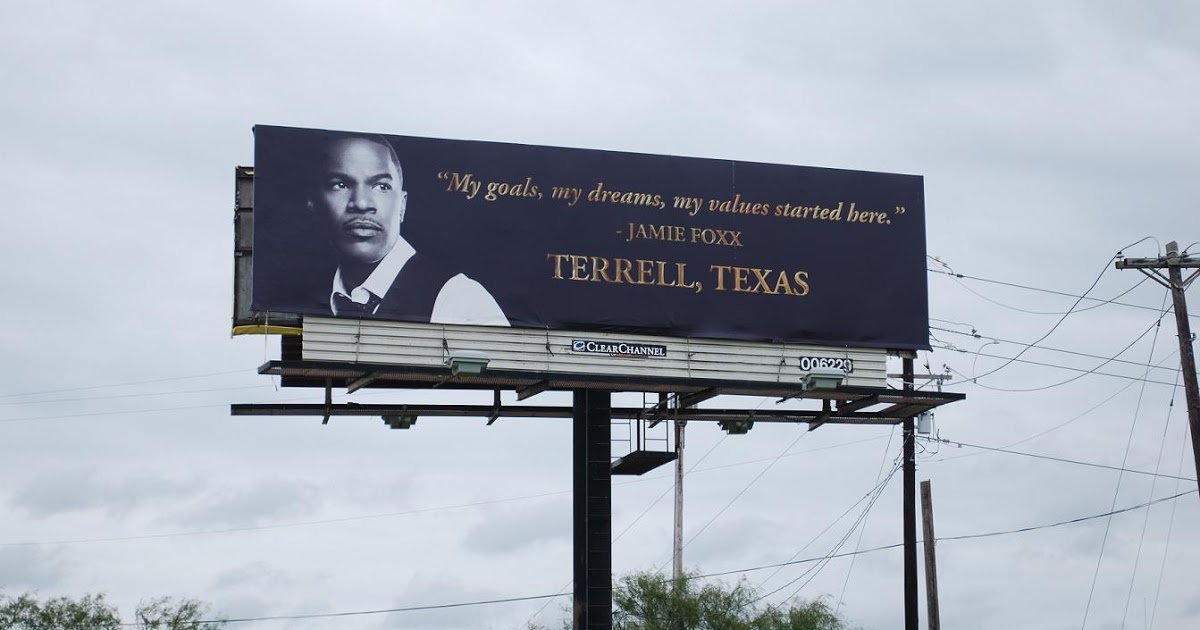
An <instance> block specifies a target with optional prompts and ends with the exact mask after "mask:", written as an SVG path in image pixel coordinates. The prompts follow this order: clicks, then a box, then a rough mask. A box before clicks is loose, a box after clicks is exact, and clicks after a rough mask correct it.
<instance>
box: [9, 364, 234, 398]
mask: <svg viewBox="0 0 1200 630" xmlns="http://www.w3.org/2000/svg"><path fill="white" fill-rule="evenodd" d="M247 372H249V370H246V369H241V370H227V371H225V372H208V373H205V374H190V375H187V376H170V377H167V378H155V379H150V380H145V381H127V382H124V383H110V384H108V385H87V386H84V387H67V388H63V389H44V390H41V391H36V392H23V393H20V394H0V398H16V397H19V396H41V395H43V394H59V393H63V392H79V391H84V390H90V389H107V388H112V387H128V386H131V385H149V384H151V383H166V382H168V381H183V380H188V379H193V378H208V377H210V376H227V375H229V374H245V373H247Z"/></svg>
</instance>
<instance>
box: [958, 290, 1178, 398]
mask: <svg viewBox="0 0 1200 630" xmlns="http://www.w3.org/2000/svg"><path fill="white" fill-rule="evenodd" d="M1164 317H1166V310H1165V309H1164V311H1163V314H1162V316H1160V317H1159V318H1158V320H1157V321H1155V322H1154V323H1153V324H1152V325H1151V326H1150V328H1147V329H1146V330H1145V331H1143V332H1142V334H1140V335H1138V336H1137V337H1135V338H1134V339H1133V341H1130V342H1129V343H1128V344H1127V345H1126V346H1125V347H1124V348H1121V349H1120V350H1119V351H1117V353H1116V354H1115V355H1113V356H1112V357H1110V358H1106V359H1104V360H1103V361H1101V362H1100V363H1099V364H1098V365H1096V366H1094V367H1092V368H1091V369H1089V370H1086V371H1084V372H1083V373H1082V374H1080V375H1078V376H1073V377H1071V378H1068V379H1067V380H1065V381H1061V382H1058V383H1052V384H1050V385H1042V386H1040V387H1027V388H998V387H993V388H992V389H998V390H1001V391H1009V392H1040V391H1044V390H1047V389H1051V388H1054V387H1061V386H1063V385H1066V384H1068V383H1073V382H1075V381H1077V380H1079V379H1081V378H1083V377H1084V376H1087V375H1088V374H1094V373H1096V371H1097V370H1099V369H1100V368H1102V367H1104V366H1105V365H1107V364H1108V363H1109V362H1111V361H1112V360H1113V359H1115V358H1117V357H1119V356H1121V355H1122V354H1125V353H1126V352H1128V351H1129V349H1130V348H1132V347H1133V346H1134V345H1135V344H1137V342H1139V341H1141V340H1142V337H1145V336H1146V335H1147V334H1148V333H1149V332H1150V331H1151V330H1153V331H1154V336H1155V338H1156V339H1157V338H1158V329H1159V327H1160V326H1161V325H1162V320H1163V318H1164ZM1032 347H1035V346H1034V345H1030V346H1027V347H1026V348H1025V349H1024V350H1022V351H1021V352H1019V353H1017V356H1021V354H1022V353H1024V352H1025V351H1026V350H1029V348H1032ZM1150 353H1151V354H1152V355H1153V353H1154V346H1153V345H1151V347H1150ZM972 371H974V369H972ZM994 371H995V370H993V372H994ZM1149 371H1150V361H1149V360H1147V361H1146V372H1147V373H1148V372H1149ZM985 376H986V375H985ZM970 380H971V382H973V383H977V382H978V377H971V379H970ZM1144 385H1145V383H1143V386H1144ZM985 387H986V386H985Z"/></svg>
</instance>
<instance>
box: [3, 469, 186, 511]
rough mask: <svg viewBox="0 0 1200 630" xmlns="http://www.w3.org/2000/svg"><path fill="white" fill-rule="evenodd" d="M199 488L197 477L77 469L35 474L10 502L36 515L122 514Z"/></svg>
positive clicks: (175, 498) (180, 496)
mask: <svg viewBox="0 0 1200 630" xmlns="http://www.w3.org/2000/svg"><path fill="white" fill-rule="evenodd" d="M200 489H201V484H200V482H199V481H198V480H195V479H192V480H188V481H175V480H171V479H165V478H162V477H157V476H153V477H152V476H145V477H126V478H123V479H114V480H106V479H104V478H103V477H101V476H100V475H97V474H96V473H95V472H92V471H86V470H83V469H75V470H69V471H63V472H51V473H44V474H41V475H38V476H35V477H34V478H33V479H32V480H31V481H30V482H29V483H28V484H26V485H25V487H24V488H22V489H20V490H18V491H17V492H15V493H14V494H13V495H12V498H11V499H10V502H11V504H12V505H13V506H14V507H17V508H20V509H23V510H25V511H26V512H28V513H29V514H30V515H31V516H34V517H46V516H52V515H55V514H61V513H65V512H75V511H81V510H92V509H98V510H103V511H105V512H107V513H109V514H114V515H120V514H124V513H127V512H129V511H131V510H135V509H141V508H145V507H147V506H148V505H152V504H156V503H159V502H160V501H161V500H163V499H174V500H179V499H184V498H187V497H189V496H193V495H195V494H196V493H197V492H199V491H200Z"/></svg>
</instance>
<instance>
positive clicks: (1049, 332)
mask: <svg viewBox="0 0 1200 630" xmlns="http://www.w3.org/2000/svg"><path fill="white" fill-rule="evenodd" d="M1116 259H1117V257H1116V256H1112V257H1110V258H1109V259H1108V260H1106V261H1104V268H1103V269H1101V270H1100V273H1099V275H1097V276H1096V279H1095V280H1093V281H1092V284H1091V286H1089V287H1088V288H1087V290H1086V291H1084V292H1083V295H1081V296H1079V298H1078V299H1076V300H1075V302H1074V303H1073V304H1071V308H1069V309H1068V310H1067V312H1066V313H1063V316H1062V317H1060V318H1058V321H1057V322H1054V325H1053V326H1051V327H1050V330H1047V331H1046V333H1045V334H1043V335H1042V336H1041V337H1038V338H1037V340H1036V341H1034V342H1033V343H1032V344H1030V345H1029V346H1026V347H1025V348H1023V349H1022V350H1021V351H1020V352H1018V353H1017V355H1016V356H1015V357H1012V358H1010V359H1009V360H1007V361H1005V362H1004V363H1003V364H1001V365H1000V366H999V367H996V368H993V369H992V370H990V371H988V372H985V373H983V374H980V375H978V376H975V377H972V380H973V381H975V382H978V380H979V379H981V378H983V377H985V376H991V375H992V374H995V373H996V372H999V371H1000V370H1003V369H1004V368H1006V367H1008V366H1010V365H1012V364H1013V362H1014V361H1016V360H1017V359H1019V358H1020V357H1021V356H1022V355H1024V354H1025V353H1026V352H1028V351H1029V348H1031V347H1033V346H1036V345H1037V344H1039V343H1041V342H1043V341H1045V340H1046V338H1047V337H1049V336H1050V335H1052V334H1054V331H1056V330H1058V327H1059V326H1062V324H1063V322H1065V321H1067V318H1068V317H1070V316H1071V313H1073V312H1074V311H1075V309H1076V307H1078V306H1079V303H1080V302H1082V301H1083V299H1084V297H1085V296H1086V295H1087V294H1088V293H1091V292H1092V289H1095V288H1096V285H1097V284H1100V279H1101V278H1103V277H1104V274H1105V273H1107V272H1108V269H1109V264H1110V263H1111V262H1112V261H1114V260H1116Z"/></svg>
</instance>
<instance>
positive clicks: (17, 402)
mask: <svg viewBox="0 0 1200 630" xmlns="http://www.w3.org/2000/svg"><path fill="white" fill-rule="evenodd" d="M263 387H270V385H267V384H265V383H259V384H258V385H240V386H238V387H210V388H207V389H184V390H175V391H169V392H144V393H136V394H111V395H109V396H85V397H82V398H51V399H50V400H12V401H8V402H0V406H7V405H45V404H50V403H64V402H86V401H92V400H113V399H116V398H148V397H150V396H180V395H184V394H206V393H210V392H231V391H237V390H242V389H260V388H263Z"/></svg>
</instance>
